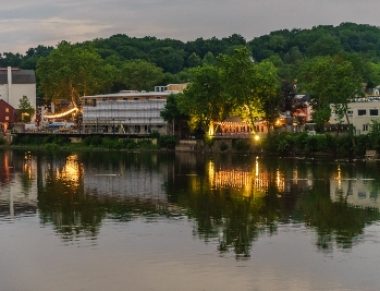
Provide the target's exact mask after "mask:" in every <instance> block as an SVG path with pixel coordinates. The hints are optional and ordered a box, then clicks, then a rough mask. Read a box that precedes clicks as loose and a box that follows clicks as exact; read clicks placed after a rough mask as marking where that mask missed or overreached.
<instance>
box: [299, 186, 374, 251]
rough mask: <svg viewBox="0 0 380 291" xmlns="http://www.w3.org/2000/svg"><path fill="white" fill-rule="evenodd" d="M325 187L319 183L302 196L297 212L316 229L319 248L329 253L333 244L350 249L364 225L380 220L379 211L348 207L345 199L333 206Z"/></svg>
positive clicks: (307, 223) (327, 189) (306, 222)
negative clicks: (301, 213) (302, 214)
mask: <svg viewBox="0 0 380 291" xmlns="http://www.w3.org/2000/svg"><path fill="white" fill-rule="evenodd" d="M328 186H329V185H328V184H327V183H318V184H317V185H315V187H314V189H313V190H312V191H310V193H308V195H303V196H302V197H301V199H300V201H299V208H300V211H301V212H303V213H304V215H305V216H304V221H305V224H306V225H308V226H311V227H314V228H316V230H317V233H318V240H317V246H318V247H319V248H321V249H323V250H331V249H332V247H333V244H334V242H336V243H337V245H338V246H339V247H341V248H350V247H352V245H353V243H355V241H357V239H358V237H359V236H360V235H361V234H362V233H363V230H364V228H365V226H366V225H367V224H370V223H372V222H374V221H376V220H379V219H380V214H379V211H378V210H377V209H371V208H366V209H363V208H358V207H355V206H351V205H348V204H347V203H346V202H345V201H344V200H343V201H339V202H336V203H333V202H332V201H331V199H330V195H329V187H328Z"/></svg>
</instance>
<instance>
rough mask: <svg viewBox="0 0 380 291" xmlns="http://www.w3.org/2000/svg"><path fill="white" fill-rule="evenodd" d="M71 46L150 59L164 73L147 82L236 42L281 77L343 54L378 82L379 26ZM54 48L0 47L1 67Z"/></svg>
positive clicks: (184, 75)
mask: <svg viewBox="0 0 380 291" xmlns="http://www.w3.org/2000/svg"><path fill="white" fill-rule="evenodd" d="M73 46H74V47H76V48H89V49H91V50H93V51H95V52H96V53H97V54H98V55H99V56H100V58H101V59H102V60H103V61H104V62H105V63H106V64H109V65H112V66H114V67H119V68H121V67H123V65H124V63H126V62H128V61H131V60H137V59H138V60H144V61H146V62H145V63H144V64H146V63H151V64H153V65H154V66H155V67H158V68H159V69H161V70H160V71H161V73H162V76H160V77H159V78H156V80H155V82H153V83H150V84H149V85H155V83H160V84H162V83H165V82H166V83H169V82H183V81H187V80H188V79H189V74H188V69H189V68H192V67H197V66H199V65H201V64H205V63H206V64H213V63H215V61H216V57H217V56H218V55H219V54H229V53H231V52H232V51H233V50H234V49H235V48H236V47H240V46H248V48H249V49H250V51H251V52H252V56H253V58H254V60H255V61H258V62H260V61H262V60H265V59H269V60H270V61H271V62H272V63H273V64H275V65H276V66H277V67H278V69H279V74H280V76H281V78H282V79H286V80H292V79H293V78H296V76H297V70H298V66H299V65H300V63H302V62H303V61H305V60H306V59H310V58H313V57H316V56H326V55H329V56H332V55H337V54H342V55H344V56H345V57H346V58H349V59H350V60H351V61H352V63H354V64H357V66H356V68H357V69H358V70H360V71H361V74H362V75H363V76H364V79H366V81H367V82H368V83H371V84H379V83H380V28H378V27H375V26H370V25H363V24H354V23H342V24H341V25H339V26H336V27H334V26H317V27H313V28H312V29H293V30H280V31H274V32H272V33H270V34H268V35H264V36H260V37H257V38H254V39H253V40H251V41H248V42H247V41H246V40H245V39H244V38H243V37H242V36H240V35H238V34H233V35H231V36H230V37H226V38H222V39H218V38H210V39H203V38H198V39H196V40H194V41H188V42H182V41H179V40H174V39H157V38H155V37H143V38H136V37H129V36H127V35H124V34H118V35H114V36H111V37H109V38H104V39H103V38H99V39H94V40H91V41H85V42H82V43H77V44H74V45H73ZM54 50H56V48H53V47H46V46H43V45H39V46H37V47H36V48H30V49H28V50H27V51H26V53H25V54H18V53H12V52H4V53H2V54H0V66H1V67H5V66H14V67H20V68H25V69H36V67H37V63H38V60H39V59H40V58H41V57H46V56H48V55H49V54H50V53H51V52H52V51H54ZM134 65H136V64H134ZM138 65H139V64H138ZM140 65H141V64H140ZM125 87H129V88H132V87H133V85H131V84H125V82H124V83H123V82H122V81H120V80H118V81H117V82H116V83H115V84H112V86H111V87H110V88H111V89H112V90H113V91H116V90H118V89H120V88H125ZM137 89H141V88H137Z"/></svg>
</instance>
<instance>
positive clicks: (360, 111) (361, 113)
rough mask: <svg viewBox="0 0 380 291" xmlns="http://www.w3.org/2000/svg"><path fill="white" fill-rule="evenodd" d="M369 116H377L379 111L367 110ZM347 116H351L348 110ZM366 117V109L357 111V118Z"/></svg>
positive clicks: (350, 111)
mask: <svg viewBox="0 0 380 291" xmlns="http://www.w3.org/2000/svg"><path fill="white" fill-rule="evenodd" d="M368 111H369V116H379V109H369V110H368ZM347 113H348V115H349V116H352V113H353V111H352V110H348V111H347ZM366 115H367V109H358V116H366Z"/></svg>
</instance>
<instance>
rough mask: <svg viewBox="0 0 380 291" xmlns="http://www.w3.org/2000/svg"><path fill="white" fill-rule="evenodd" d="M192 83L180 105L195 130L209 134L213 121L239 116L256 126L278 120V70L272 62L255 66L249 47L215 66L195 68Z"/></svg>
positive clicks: (237, 49)
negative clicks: (261, 119) (262, 120)
mask: <svg viewBox="0 0 380 291" xmlns="http://www.w3.org/2000/svg"><path fill="white" fill-rule="evenodd" d="M192 72H193V78H192V82H191V83H190V85H189V87H188V89H187V90H186V91H185V93H184V94H183V98H182V103H180V104H179V106H180V108H181V110H182V112H185V113H186V114H187V115H189V116H190V118H191V125H192V126H191V127H192V129H193V130H194V129H197V128H198V129H199V128H201V129H202V130H203V132H207V131H208V129H209V126H210V124H211V121H223V120H225V119H226V118H227V117H231V116H240V117H241V118H242V119H243V120H246V121H248V122H249V123H251V124H253V122H254V121H256V120H258V119H260V118H262V117H267V118H268V119H270V120H271V121H272V120H273V119H274V118H275V116H276V114H277V112H278V109H279V105H280V103H281V102H280V100H281V99H280V98H279V97H278V96H279V80H278V75H277V70H276V68H275V67H274V65H273V64H272V63H271V62H269V61H264V62H262V63H254V62H253V61H252V59H251V57H250V54H249V51H248V49H247V48H244V47H242V48H236V49H235V50H233V52H232V53H231V54H228V55H226V54H224V55H220V56H219V58H218V62H217V63H216V64H215V65H203V66H201V67H198V68H196V69H194V70H193V71H192Z"/></svg>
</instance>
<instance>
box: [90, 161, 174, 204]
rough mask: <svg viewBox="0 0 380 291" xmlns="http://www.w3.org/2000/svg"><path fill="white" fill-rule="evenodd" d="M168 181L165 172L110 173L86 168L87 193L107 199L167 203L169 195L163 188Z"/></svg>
mask: <svg viewBox="0 0 380 291" xmlns="http://www.w3.org/2000/svg"><path fill="white" fill-rule="evenodd" d="M166 180H167V177H165V172H164V171H160V172H159V171H149V170H147V169H133V168H132V169H128V170H127V171H123V170H120V171H114V172H109V171H107V170H104V169H98V168H86V171H85V174H84V180H83V183H84V190H85V192H86V193H88V194H94V195H97V196H103V197H105V198H107V197H115V198H122V199H123V198H125V199H128V198H135V199H139V200H153V201H160V202H166V201H167V197H166V196H167V195H166V192H165V189H164V188H163V181H166Z"/></svg>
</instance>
